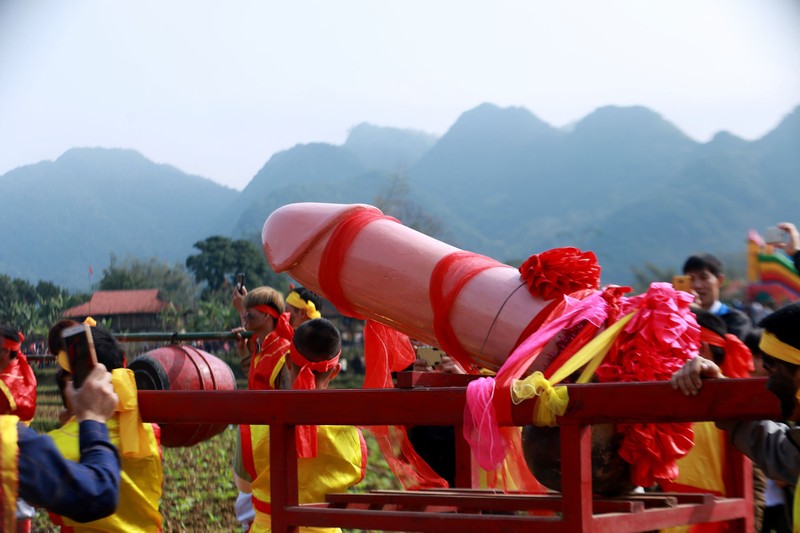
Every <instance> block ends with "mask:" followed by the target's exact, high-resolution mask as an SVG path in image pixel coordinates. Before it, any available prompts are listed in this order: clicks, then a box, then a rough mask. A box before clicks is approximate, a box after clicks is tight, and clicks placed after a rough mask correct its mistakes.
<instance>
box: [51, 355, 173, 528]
mask: <svg viewBox="0 0 800 533" xmlns="http://www.w3.org/2000/svg"><path fill="white" fill-rule="evenodd" d="M111 376H112V377H111V380H112V383H113V385H114V391H115V392H116V393H117V396H119V405H118V407H117V412H116V413H115V414H114V416H113V417H111V418H110V419H109V420H108V421H107V422H106V426H107V427H108V434H109V437H110V439H111V442H112V443H113V444H114V445H115V446H117V447H118V448H119V451H120V459H121V462H122V472H121V478H120V491H119V506H118V507H117V511H116V512H115V513H114V514H112V515H111V516H108V517H106V518H103V519H101V520H96V521H94V522H88V523H85V524H80V523H77V522H73V521H71V520H69V519H67V518H64V517H62V516H58V515H54V514H52V513H51V514H50V519H51V520H52V521H53V523H55V524H57V525H60V526H61V531H119V532H126V533H127V532H134V531H136V532H151V531H161V525H162V521H163V519H162V516H161V513H160V512H159V511H158V506H159V500H160V499H161V484H162V480H163V473H162V468H161V452H160V448H159V439H158V436H159V435H158V434H159V430H158V426H154V425H153V424H145V423H142V420H141V416H140V415H139V409H138V404H137V396H136V382H135V380H134V377H133V372H132V371H130V370H128V369H125V368H120V369H115V370H113V371H112V373H111ZM49 435H50V436H51V437H52V438H53V441H54V442H55V444H56V446H57V447H58V449H59V450H60V451H61V453H62V454H63V455H64V457H66V458H67V459H70V460H73V461H78V460H79V459H80V449H79V440H78V437H79V428H78V422H77V421H76V420H75V419H74V418H73V419H71V420H69V421H68V422H67V423H66V424H64V426H62V427H60V428H59V429H56V430H54V431H51V432H50V433H49Z"/></svg>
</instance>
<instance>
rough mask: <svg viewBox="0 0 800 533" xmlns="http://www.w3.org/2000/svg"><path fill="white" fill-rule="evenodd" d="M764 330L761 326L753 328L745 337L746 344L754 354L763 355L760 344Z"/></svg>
mask: <svg viewBox="0 0 800 533" xmlns="http://www.w3.org/2000/svg"><path fill="white" fill-rule="evenodd" d="M763 332H764V330H763V329H761V328H753V329H751V330H750V331H748V332H747V335H745V337H744V345H745V346H747V347H748V348H750V353H752V354H753V355H754V356H758V357H761V348H759V347H758V345H759V344H760V343H761V334H762V333H763Z"/></svg>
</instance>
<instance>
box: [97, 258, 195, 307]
mask: <svg viewBox="0 0 800 533" xmlns="http://www.w3.org/2000/svg"><path fill="white" fill-rule="evenodd" d="M98 289H99V290H101V291H121V290H132V289H158V290H159V291H161V299H162V300H164V301H165V302H171V303H172V304H174V305H175V306H176V307H178V308H185V307H188V306H190V305H191V304H192V302H193V300H194V297H195V293H196V290H197V289H196V287H195V284H194V282H193V280H192V278H191V276H190V275H189V273H188V272H187V271H186V269H185V268H184V267H183V266H182V265H180V264H175V265H169V264H167V263H164V262H162V261H159V260H158V259H157V258H155V257H153V258H150V259H149V260H147V261H145V260H142V259H137V258H134V257H127V258H125V259H124V260H122V261H120V260H119V259H117V256H116V255H115V254H111V262H110V264H109V265H108V268H105V269H104V270H103V277H102V279H101V280H100V283H99V284H98Z"/></svg>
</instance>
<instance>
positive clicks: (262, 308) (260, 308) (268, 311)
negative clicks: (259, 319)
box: [251, 305, 278, 318]
mask: <svg viewBox="0 0 800 533" xmlns="http://www.w3.org/2000/svg"><path fill="white" fill-rule="evenodd" d="M251 309H255V310H256V311H261V312H262V313H264V314H265V315H269V316H271V317H272V318H278V311H276V310H275V309H274V308H273V307H272V306H270V305H254V306H252V308H251Z"/></svg>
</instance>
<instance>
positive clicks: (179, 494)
mask: <svg viewBox="0 0 800 533" xmlns="http://www.w3.org/2000/svg"><path fill="white" fill-rule="evenodd" d="M35 371H36V375H37V379H38V380H39V385H38V387H37V394H38V399H37V407H36V417H35V419H34V422H33V424H32V425H31V426H32V427H33V428H34V429H36V430H37V431H39V432H44V431H50V430H52V429H55V428H56V427H57V425H58V413H59V412H60V410H61V399H60V397H59V395H58V391H57V389H56V386H55V380H54V375H55V367H53V366H51V367H45V368H36V369H35ZM362 378H363V377H358V376H355V377H353V376H346V375H343V376H342V378H341V379H340V378H337V380H338V383H337V385H338V386H339V387H347V386H353V387H358V386H360V379H362ZM237 387H239V388H246V382H245V381H244V380H243V378H242V377H241V376H239V379H238V380H237ZM364 436H365V438H366V440H367V445H368V447H369V450H370V454H369V455H370V456H369V461H368V466H367V475H366V478H365V480H364V481H362V482H361V483H360V484H359V485H357V486H356V487H353V489H351V490H353V491H354V492H364V491H367V490H370V489H375V488H382V489H388V488H399V484H398V482H397V480H396V479H395V478H394V476H392V474H391V473H390V472H389V469H388V467H387V466H386V462H385V461H384V460H383V457H382V456H381V455H380V452H379V451H378V450H377V445H376V443H375V441H374V439H373V438H372V436H371V435H370V434H369V433H368V432H366V431H365V432H364ZM235 442H236V431H235V429H234V428H233V427H230V428H228V429H227V430H226V431H224V432H223V433H221V434H220V435H217V436H216V437H213V438H212V439H209V440H208V441H205V442H202V443H200V444H197V445H195V446H192V447H189V448H164V449H163V469H164V485H163V494H162V498H161V507H160V509H161V513H162V515H163V517H164V531H165V532H172V531H238V527H239V526H238V523H237V522H236V518H235V516H234V511H233V504H234V502H235V501H236V495H237V490H236V487H235V486H234V484H233V477H232V475H231V466H230V465H231V462H232V459H233V453H234V446H235ZM33 530H34V531H43V532H49V531H57V529H55V528H54V526H53V525H52V523H51V522H50V520H49V518H48V517H47V514H46V513H44V512H41V511H39V512H37V517H36V518H35V519H34V524H33Z"/></svg>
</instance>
